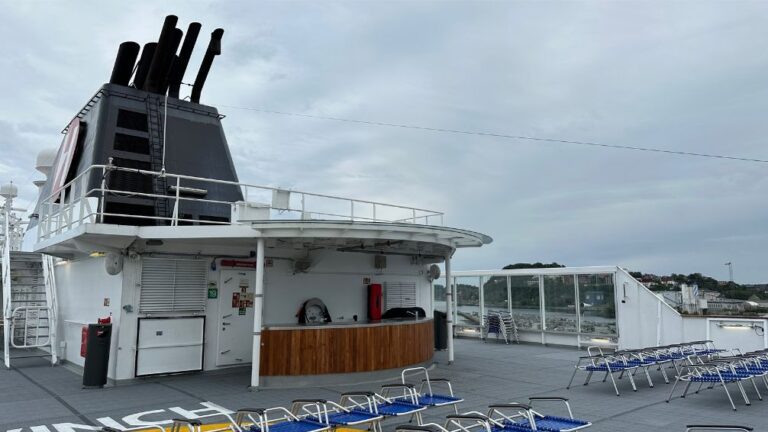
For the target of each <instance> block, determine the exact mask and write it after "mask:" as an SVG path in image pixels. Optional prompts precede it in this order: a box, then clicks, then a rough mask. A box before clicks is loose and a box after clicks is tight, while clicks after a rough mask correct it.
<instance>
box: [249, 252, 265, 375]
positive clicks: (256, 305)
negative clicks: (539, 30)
mask: <svg viewBox="0 0 768 432" xmlns="http://www.w3.org/2000/svg"><path fill="white" fill-rule="evenodd" d="M263 306H264V238H263V237H260V238H259V239H258V240H257V241H256V287H255V288H254V293H253V350H252V359H251V387H252V388H253V389H254V390H257V389H258V388H259V367H260V366H261V362H260V360H261V319H262V316H261V311H262V308H263Z"/></svg>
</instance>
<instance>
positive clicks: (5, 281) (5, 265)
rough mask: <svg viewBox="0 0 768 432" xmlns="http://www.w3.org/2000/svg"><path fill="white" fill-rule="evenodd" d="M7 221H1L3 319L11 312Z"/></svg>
mask: <svg viewBox="0 0 768 432" xmlns="http://www.w3.org/2000/svg"><path fill="white" fill-rule="evenodd" d="M8 219H10V218H9V217H8V216H6V217H5V220H4V221H3V229H4V231H3V232H4V233H5V241H3V251H2V254H3V256H2V272H3V273H2V287H3V319H6V318H7V317H8V316H9V314H10V312H11V309H10V308H11V234H10V229H11V226H10V223H9V221H8Z"/></svg>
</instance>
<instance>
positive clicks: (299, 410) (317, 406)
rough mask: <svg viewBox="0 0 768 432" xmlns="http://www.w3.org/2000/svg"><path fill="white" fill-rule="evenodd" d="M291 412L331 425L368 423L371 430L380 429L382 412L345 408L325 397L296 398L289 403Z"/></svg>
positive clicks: (351, 425) (379, 430) (376, 431)
mask: <svg viewBox="0 0 768 432" xmlns="http://www.w3.org/2000/svg"><path fill="white" fill-rule="evenodd" d="M291 413H293V414H294V415H295V416H297V417H303V418H305V419H307V420H312V421H316V422H318V423H323V424H326V425H328V426H331V427H334V428H336V427H339V426H349V427H354V426H361V425H369V427H370V430H371V431H373V432H382V431H381V421H382V420H383V419H384V415H382V414H374V413H372V412H370V411H364V410H361V409H356V408H346V407H343V406H341V405H339V404H337V403H335V402H331V401H328V400H325V399H297V400H294V401H293V402H292V404H291Z"/></svg>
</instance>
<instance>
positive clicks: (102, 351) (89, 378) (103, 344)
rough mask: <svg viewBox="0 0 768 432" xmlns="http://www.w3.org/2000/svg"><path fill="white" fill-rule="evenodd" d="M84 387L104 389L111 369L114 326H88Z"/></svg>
mask: <svg viewBox="0 0 768 432" xmlns="http://www.w3.org/2000/svg"><path fill="white" fill-rule="evenodd" d="M87 340H88V343H87V344H86V352H85V366H84V367H83V387H98V388H101V387H104V385H105V384H106V383H107V368H108V367H109V347H110V345H111V342H112V324H88V339H87Z"/></svg>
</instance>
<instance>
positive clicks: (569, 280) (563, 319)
mask: <svg viewBox="0 0 768 432" xmlns="http://www.w3.org/2000/svg"><path fill="white" fill-rule="evenodd" d="M544 311H545V312H546V314H545V317H546V329H547V331H551V332H559V333H576V332H578V316H577V315H576V278H575V277H574V275H545V276H544Z"/></svg>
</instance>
